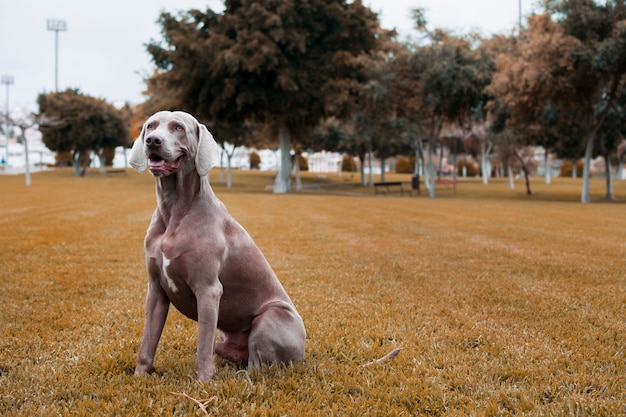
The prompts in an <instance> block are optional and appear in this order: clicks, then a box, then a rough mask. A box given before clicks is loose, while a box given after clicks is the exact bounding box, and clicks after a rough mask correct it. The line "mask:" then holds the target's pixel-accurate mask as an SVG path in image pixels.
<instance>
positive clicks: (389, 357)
mask: <svg viewBox="0 0 626 417" xmlns="http://www.w3.org/2000/svg"><path fill="white" fill-rule="evenodd" d="M401 350H402V349H401V348H395V349H394V350H392V351H391V352H389V353H388V354H386V355H385V356H383V357H382V358H378V359H376V360H373V361H371V362H367V363H366V364H363V365H361V367H363V368H365V367H366V366H371V365H375V364H377V363H381V362H385V361H390V360H393V359H395V358H396V356H398V353H400V351H401Z"/></svg>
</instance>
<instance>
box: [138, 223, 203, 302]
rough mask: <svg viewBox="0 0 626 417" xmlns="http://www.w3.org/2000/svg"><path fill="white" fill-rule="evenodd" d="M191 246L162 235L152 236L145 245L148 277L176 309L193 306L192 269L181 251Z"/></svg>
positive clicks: (175, 237)
mask: <svg viewBox="0 0 626 417" xmlns="http://www.w3.org/2000/svg"><path fill="white" fill-rule="evenodd" d="M192 244H193V243H192V242H189V241H188V239H184V238H180V237H177V236H168V235H166V234H164V235H161V236H158V237H157V236H153V237H152V239H150V243H149V244H147V245H146V254H147V258H148V259H147V260H148V270H149V274H150V277H151V279H152V280H153V281H157V283H158V284H159V285H160V286H161V288H163V290H164V291H165V293H166V294H167V295H168V298H169V299H170V301H172V302H173V303H174V305H176V306H177V308H179V307H178V304H183V305H185V304H190V303H192V302H193V303H194V304H195V297H194V295H193V292H192V290H191V284H192V282H191V281H192V280H193V272H192V270H193V267H192V266H191V265H189V259H190V257H189V254H188V253H186V251H184V250H182V249H184V248H185V246H188V245H192ZM180 309H181V308H179V310H180Z"/></svg>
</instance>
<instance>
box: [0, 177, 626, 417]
mask: <svg viewBox="0 0 626 417" xmlns="http://www.w3.org/2000/svg"><path fill="white" fill-rule="evenodd" d="M390 177H391V178H393V179H398V178H400V179H402V180H405V181H407V182H408V181H410V176H393V175H392V176H390ZM218 178H219V172H218V171H217V170H215V171H214V172H212V173H211V182H212V183H213V184H215V185H214V188H215V190H216V193H217V194H218V196H220V198H221V199H222V200H223V201H224V203H225V204H226V205H227V207H228V208H229V210H230V211H231V213H232V214H233V215H234V217H235V218H236V219H238V220H239V221H240V223H242V225H244V227H245V228H246V229H247V230H248V231H249V232H250V234H251V235H252V236H253V238H254V239H255V240H256V242H257V243H258V244H259V246H260V247H261V249H262V250H263V252H264V253H265V255H266V257H267V258H268V260H269V262H270V263H271V264H272V266H273V267H274V269H275V271H276V273H277V274H278V276H279V278H280V279H281V281H282V282H283V285H284V286H285V287H286V289H287V291H288V293H289V294H290V296H291V297H292V299H293V300H294V303H295V304H296V306H297V308H298V310H299V312H300V314H301V315H302V317H303V319H304V322H305V326H306V328H307V332H308V340H307V354H306V359H305V361H304V362H302V363H298V364H295V365H291V366H270V367H263V368H261V369H259V370H255V371H253V372H247V371H246V370H245V369H242V368H241V367H238V366H237V365H235V364H232V363H229V362H226V361H223V360H221V359H218V361H217V374H216V376H215V378H214V379H213V380H212V381H211V382H209V383H200V382H197V381H196V372H195V349H196V324H195V323H194V322H192V321H190V320H188V319H186V318H184V317H183V316H182V315H181V314H179V313H178V312H177V311H175V310H174V309H171V310H170V316H169V318H168V322H167V323H166V326H165V330H164V334H163V337H162V338H161V342H160V345H159V348H158V350H157V356H156V364H155V365H156V372H155V373H154V374H152V375H150V376H147V377H135V376H133V375H132V373H133V369H134V365H135V359H136V355H137V349H138V347H139V342H140V338H141V331H142V326H143V309H144V305H143V303H144V297H145V291H146V286H147V278H146V271H145V266H144V261H143V247H142V245H143V237H144V235H145V229H146V227H147V225H148V222H149V220H150V216H151V214H152V211H153V210H154V207H155V196H154V184H153V179H152V178H151V176H150V175H148V174H146V175H139V174H136V173H134V172H131V171H130V170H129V171H128V174H127V175H120V174H117V175H115V176H104V175H102V176H101V175H99V174H96V173H90V174H89V175H88V176H86V177H84V178H74V177H72V176H71V174H70V171H67V170H57V171H51V172H46V173H39V174H36V175H34V176H33V184H32V186H30V187H25V186H24V178H23V176H0V197H1V198H0V271H1V272H0V304H1V305H2V308H1V309H0V415H3V416H5V415H6V416H9V415H24V416H33V415H42V416H47V415H88V416H93V415H129V416H130V415H132V416H139V415H145V416H154V415H175V416H187V415H206V414H208V415H215V416H218V415H219V416H256V415H258V416H285V415H286V416H296V415H298V416H300V415H306V416H309V415H310V416H318V415H319V416H328V415H336V416H382V415H385V416H401V415H406V416H409V415H425V416H443V415H446V416H507V415H527V416H544V415H545V416H559V415H561V416H571V415H580V416H618V415H624V414H626V390H625V389H624V387H626V258H625V254H626V233H625V231H626V182H625V181H622V182H617V181H616V183H615V194H616V196H617V197H618V199H617V200H616V201H611V202H607V201H604V200H603V199H602V196H603V195H604V183H603V181H602V180H600V179H594V180H592V196H593V198H594V202H593V203H591V204H581V203H579V200H580V180H576V179H559V178H557V179H554V180H553V183H552V184H550V185H545V184H542V183H541V180H540V179H533V183H532V186H533V192H534V193H535V195H534V196H531V197H528V196H526V195H525V193H524V192H525V189H524V186H523V183H522V182H521V181H518V182H517V183H516V188H515V189H514V190H510V189H509V188H508V184H507V182H506V180H504V179H496V180H492V181H491V183H490V184H489V185H483V184H482V183H481V182H480V180H478V179H471V180H462V181H461V183H460V184H459V185H458V189H457V192H456V193H455V192H453V191H449V190H446V191H440V192H438V197H437V198H435V199H430V198H428V197H426V196H424V193H422V196H419V197H417V196H414V197H380V196H378V197H377V196H374V195H373V191H372V190H371V189H370V188H367V187H360V186H357V185H356V182H357V181H358V178H356V177H350V176H346V175H344V176H343V177H342V178H338V177H337V176H336V175H332V174H331V175H327V176H326V177H324V178H321V177H319V176H316V175H313V174H306V175H305V179H304V184H305V186H307V188H306V190H305V191H303V192H300V193H292V194H289V195H274V194H272V193H271V192H269V191H266V190H265V186H267V185H270V184H271V182H272V173H259V172H239V171H236V172H235V176H234V186H233V188H232V189H227V188H225V186H223V185H222V184H220V183H219V179H218ZM314 184H324V185H326V186H325V187H321V188H308V187H309V186H311V185H314ZM395 348H401V349H402V351H401V352H400V354H399V355H398V356H397V357H396V358H395V359H394V360H391V361H385V362H382V363H376V364H369V365H368V363H370V362H371V361H373V360H375V359H377V358H380V357H382V356H384V355H385V354H387V353H389V352H390V351H391V350H393V349H395ZM199 404H201V405H202V406H203V407H205V410H203V409H201V407H200V406H199ZM205 413H206V414H205Z"/></svg>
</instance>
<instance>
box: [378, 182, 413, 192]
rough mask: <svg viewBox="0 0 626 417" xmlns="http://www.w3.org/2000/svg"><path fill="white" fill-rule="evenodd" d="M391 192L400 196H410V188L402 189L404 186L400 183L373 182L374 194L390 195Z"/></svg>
mask: <svg viewBox="0 0 626 417" xmlns="http://www.w3.org/2000/svg"><path fill="white" fill-rule="evenodd" d="M393 192H397V193H400V195H404V193H408V194H409V195H412V193H411V189H410V188H404V184H403V183H402V182H400V181H390V182H375V183H374V193H375V194H383V195H387V194H391V193H393Z"/></svg>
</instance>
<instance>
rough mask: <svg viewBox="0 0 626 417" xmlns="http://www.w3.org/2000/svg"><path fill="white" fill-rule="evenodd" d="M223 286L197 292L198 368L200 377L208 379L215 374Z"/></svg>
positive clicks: (217, 284)
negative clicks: (216, 342) (216, 343)
mask: <svg viewBox="0 0 626 417" xmlns="http://www.w3.org/2000/svg"><path fill="white" fill-rule="evenodd" d="M222 292H223V287H222V284H221V283H220V282H219V281H217V283H216V284H215V285H212V286H210V287H208V288H206V289H205V290H204V291H202V292H201V293H199V294H197V301H198V350H197V355H196V368H197V370H198V379H199V380H200V381H208V380H209V379H211V377H213V375H214V374H215V358H214V356H215V333H216V332H217V318H218V314H219V308H220V298H221V297H222Z"/></svg>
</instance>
